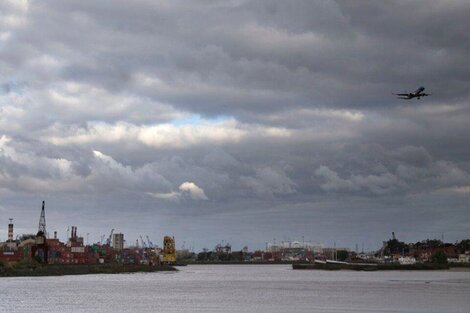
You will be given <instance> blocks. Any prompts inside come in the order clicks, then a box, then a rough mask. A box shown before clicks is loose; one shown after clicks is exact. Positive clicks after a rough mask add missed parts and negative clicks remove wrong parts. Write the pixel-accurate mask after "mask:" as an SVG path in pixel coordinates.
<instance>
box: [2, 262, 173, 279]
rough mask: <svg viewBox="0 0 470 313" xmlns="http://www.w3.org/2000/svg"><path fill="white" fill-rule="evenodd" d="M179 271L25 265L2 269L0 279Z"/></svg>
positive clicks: (103, 265) (157, 267)
mask: <svg viewBox="0 0 470 313" xmlns="http://www.w3.org/2000/svg"><path fill="white" fill-rule="evenodd" d="M160 271H177V269H176V268H174V267H172V266H167V265H162V266H149V265H141V264H138V265H118V264H99V265H78V264H74V265H56V264H50V265H24V264H19V265H17V264H14V265H6V266H3V267H0V277H14V276H63V275H86V274H121V273H137V272H146V273H149V272H160Z"/></svg>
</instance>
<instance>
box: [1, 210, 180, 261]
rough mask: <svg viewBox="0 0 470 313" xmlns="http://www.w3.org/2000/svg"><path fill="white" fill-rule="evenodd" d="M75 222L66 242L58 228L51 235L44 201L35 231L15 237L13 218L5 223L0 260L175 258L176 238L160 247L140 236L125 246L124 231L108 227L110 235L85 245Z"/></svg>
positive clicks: (168, 259) (168, 239)
mask: <svg viewBox="0 0 470 313" xmlns="http://www.w3.org/2000/svg"><path fill="white" fill-rule="evenodd" d="M77 230H78V228H77V226H71V227H70V231H68V234H67V237H68V240H67V242H61V241H60V240H59V239H58V237H57V231H54V232H53V236H52V237H50V236H49V233H48V232H47V229H46V215H45V202H44V201H43V202H42V208H41V212H40V218H39V227H38V231H37V233H36V234H23V235H18V236H16V238H15V239H14V224H13V219H10V222H9V224H8V239H7V240H6V241H5V242H0V262H3V263H15V262H21V261H25V260H33V261H34V262H37V263H39V264H48V265H70V264H75V265H99V264H121V265H129V264H138V265H149V266H160V265H172V264H174V263H175V262H176V250H175V239H174V237H172V236H165V237H164V238H163V245H162V247H160V246H158V245H156V244H154V243H153V242H152V241H151V240H150V238H149V237H148V236H146V240H144V238H143V237H142V236H140V238H139V239H140V242H139V240H136V244H135V246H129V247H125V245H124V243H125V240H124V234H122V233H118V232H115V231H114V229H111V231H110V233H109V236H108V237H107V238H106V239H105V238H104V236H102V237H101V241H100V242H97V243H94V244H88V245H86V244H85V242H84V239H83V237H80V236H78V235H77Z"/></svg>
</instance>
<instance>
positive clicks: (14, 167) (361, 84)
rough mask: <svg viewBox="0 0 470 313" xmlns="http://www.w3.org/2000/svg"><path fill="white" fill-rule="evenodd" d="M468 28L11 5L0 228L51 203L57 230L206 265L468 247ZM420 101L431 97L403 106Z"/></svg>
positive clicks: (440, 16) (438, 15)
mask: <svg viewBox="0 0 470 313" xmlns="http://www.w3.org/2000/svg"><path fill="white" fill-rule="evenodd" d="M469 11H470V5H469V4H468V2H467V1H452V2H448V1H438V0H433V1H394V2H377V1H327V0H325V1H289V2H286V1H242V0H239V1H237V0H233V1H191V2H187V1H133V2H132V3H129V2H126V1H101V2H96V1H79V2H64V1H52V0H50V1H26V0H25V1H4V2H2V3H1V4H0V73H1V77H0V86H1V87H0V132H1V133H0V135H1V136H0V195H1V196H2V199H3V202H2V206H1V207H0V212H1V214H2V215H1V216H2V219H5V218H6V215H8V217H9V216H15V217H17V218H21V219H24V220H25V221H31V224H32V225H33V224H35V223H36V215H37V214H36V213H34V212H36V211H34V210H33V209H32V207H34V206H37V205H36V204H37V203H40V200H41V198H45V199H46V200H47V201H48V203H50V204H51V211H52V212H51V215H52V217H51V218H52V220H53V221H54V223H55V224H57V225H61V226H60V227H63V228H64V229H65V227H64V225H66V224H70V223H72V222H73V223H80V224H81V225H83V226H82V227H83V228H84V230H83V231H86V232H90V233H92V234H93V236H94V237H93V240H97V239H98V238H99V236H100V233H99V232H103V231H104V230H102V228H114V227H116V228H122V231H124V232H125V233H126V234H127V236H129V237H130V238H132V237H133V236H134V237H135V236H137V235H139V232H146V233H149V234H151V235H154V236H162V235H163V234H164V233H173V234H175V235H176V236H177V237H178V238H181V240H185V239H188V238H198V239H199V241H200V243H197V245H199V246H202V245H209V246H210V245H212V244H215V243H216V241H214V240H217V239H214V238H218V239H228V238H229V237H230V238H232V239H231V240H232V241H233V242H234V243H236V244H240V245H242V244H244V243H249V244H254V245H263V243H264V241H265V240H270V238H273V237H278V238H279V237H281V236H288V237H293V236H298V237H300V236H302V235H305V236H307V237H310V238H311V239H312V240H315V241H325V242H327V241H328V240H329V239H328V238H329V237H330V236H332V235H333V234H332V233H331V232H330V230H331V229H338V231H337V232H335V236H338V238H345V239H344V244H345V245H352V244H354V243H356V242H358V241H368V240H369V239H365V237H367V238H375V236H376V237H377V240H370V241H369V244H370V245H371V246H373V245H374V244H377V243H379V242H380V241H381V240H382V239H384V238H382V237H383V236H387V234H388V233H389V232H390V229H394V230H396V231H397V232H398V231H401V232H402V234H404V236H406V237H407V238H409V240H417V239H421V238H423V237H427V236H436V234H441V233H442V232H450V233H451V236H450V238H452V239H459V238H461V237H462V236H464V234H466V233H468V227H469V226H468V225H470V224H469V223H470V215H469V213H468V210H467V209H468V208H467V207H466V205H465V203H468V197H469V191H470V174H469V173H470V160H469V158H468V156H469V155H470V150H469V149H470V148H469V145H468V135H467V134H468V133H470V126H469V124H468V118H469V116H470V105H469V102H468V101H469V98H470V97H469V95H470V94H469V90H468V88H467V87H468V81H469V78H470V72H469V67H468V60H469V57H470V56H469V51H470V40H469V37H468V31H467V30H468V29H469V27H470V23H469V21H468V18H467V16H468V15H469V14H468V13H469ZM420 85H424V86H425V87H426V92H429V93H432V96H431V97H427V98H425V99H421V100H419V101H418V100H415V101H409V102H406V101H400V100H397V99H395V97H394V96H392V95H391V92H402V91H405V90H408V91H412V90H414V89H416V88H417V87H418V86H420ZM446 210H447V211H446ZM447 212H449V214H447ZM33 213H34V214H33ZM31 214H33V215H31ZM448 215H451V216H452V218H451V217H449V216H448ZM111 216H112V217H111ZM416 220H419V222H416ZM364 223H367V224H368V225H370V227H368V228H367V229H370V230H371V231H372V232H373V235H372V236H370V235H369V234H364V232H363V229H365V228H364V225H363V224H364ZM237 225H238V226H237ZM137 226H138V230H136V227H137ZM98 229H99V230H98ZM240 231H241V232H243V235H239V232H240ZM327 233H328V234H327ZM2 234H3V232H2ZM224 234H225V235H226V236H227V238H224V236H225V235H224ZM237 234H238V235H237ZM325 234H327V235H325ZM237 236H240V237H239V238H237ZM241 238H243V240H242V239H241ZM348 238H350V239H348ZM338 240H341V239H338ZM131 241H132V240H129V242H131ZM155 241H156V240H155ZM244 241H245V242H244ZM353 241H354V242H353Z"/></svg>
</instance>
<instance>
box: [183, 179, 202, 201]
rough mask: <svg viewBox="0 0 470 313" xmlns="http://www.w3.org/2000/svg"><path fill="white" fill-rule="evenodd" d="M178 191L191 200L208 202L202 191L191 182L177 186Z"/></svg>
mask: <svg viewBox="0 0 470 313" xmlns="http://www.w3.org/2000/svg"><path fill="white" fill-rule="evenodd" d="M179 190H180V191H181V192H182V193H183V194H187V195H189V197H190V198H191V199H193V200H209V198H207V196H206V194H205V193H204V190H203V189H202V188H200V187H199V186H198V185H196V184H195V183H193V182H184V183H182V184H181V185H180V186H179Z"/></svg>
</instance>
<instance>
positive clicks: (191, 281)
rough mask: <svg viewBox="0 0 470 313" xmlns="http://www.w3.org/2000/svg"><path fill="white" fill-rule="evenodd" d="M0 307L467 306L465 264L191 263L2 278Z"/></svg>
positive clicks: (264, 310) (469, 292) (259, 311)
mask: <svg viewBox="0 0 470 313" xmlns="http://www.w3.org/2000/svg"><path fill="white" fill-rule="evenodd" d="M0 312H256V313H268V312H269V313H273V312H283V313H285V312H326V313H333V312H400V313H406V312H410V313H415V312H426V313H433V312H436V313H438V312H439V313H441V312H448V313H453V312H462V313H464V312H465V313H468V312H470V272H448V271H426V272H424V271H421V272H420V271H403V272H401V271H390V272H353V271H333V272H326V271H294V270H292V269H291V267H290V266H286V265H193V266H187V267H181V268H180V271H179V272H175V273H170V272H164V273H137V274H116V275H82V276H62V277H18V278H0Z"/></svg>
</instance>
